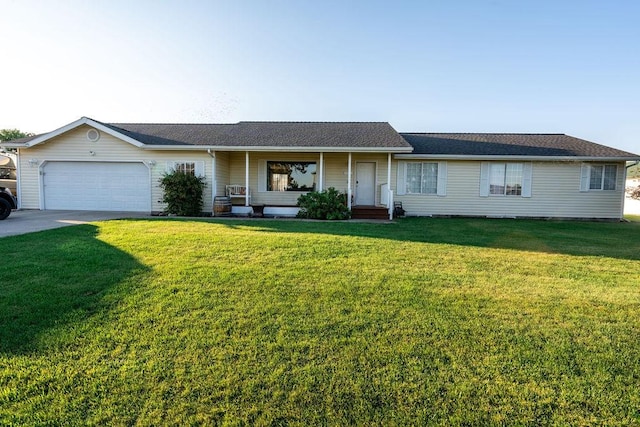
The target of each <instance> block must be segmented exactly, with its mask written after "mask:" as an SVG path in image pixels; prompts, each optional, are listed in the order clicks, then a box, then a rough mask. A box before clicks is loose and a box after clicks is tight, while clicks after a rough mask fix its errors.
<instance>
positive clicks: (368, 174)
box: [355, 162, 376, 206]
mask: <svg viewBox="0 0 640 427" xmlns="http://www.w3.org/2000/svg"><path fill="white" fill-rule="evenodd" d="M355 204H356V205H359V206H373V205H375V204H376V164H375V162H357V163H356V203H355Z"/></svg>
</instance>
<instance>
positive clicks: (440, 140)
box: [401, 132, 640, 158]
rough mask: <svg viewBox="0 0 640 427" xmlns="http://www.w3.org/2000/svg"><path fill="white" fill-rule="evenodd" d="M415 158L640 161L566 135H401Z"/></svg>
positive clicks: (617, 151) (625, 153)
mask: <svg viewBox="0 0 640 427" xmlns="http://www.w3.org/2000/svg"><path fill="white" fill-rule="evenodd" d="M401 135H402V137H403V138H404V139H405V140H406V141H407V142H408V143H409V144H411V145H412V146H413V148H414V150H413V153H412V154H433V155H454V156H541V157H607V158H613V157H622V158H628V157H640V156H638V155H636V154H632V153H628V152H626V151H622V150H618V149H615V148H611V147H607V146H604V145H600V144H596V143H594V142H590V141H586V140H584V139H579V138H574V137H572V136H569V135H564V134H526V133H404V132H403V133H401Z"/></svg>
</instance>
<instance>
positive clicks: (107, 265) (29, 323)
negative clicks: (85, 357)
mask: <svg viewBox="0 0 640 427" xmlns="http://www.w3.org/2000/svg"><path fill="white" fill-rule="evenodd" d="M43 233H46V240H43ZM96 235H97V227H96V226H93V225H79V226H75V227H65V228H61V229H57V230H48V231H46V232H40V233H31V234H27V235H23V236H14V237H6V238H4V239H2V243H3V246H4V251H3V252H4V254H3V268H2V282H1V284H0V353H14V354H21V353H29V352H32V351H35V350H37V349H38V348H39V346H40V345H41V344H40V341H41V339H42V338H43V337H44V336H45V335H46V333H47V332H49V331H51V330H53V329H54V328H61V327H62V328H64V327H65V326H67V325H69V324H72V323H77V322H83V321H85V320H87V319H89V318H90V317H92V316H95V315H96V314H98V313H100V312H101V311H102V310H104V309H105V308H106V307H107V306H108V305H109V302H108V298H106V299H105V297H106V296H107V295H109V293H110V291H112V290H113V289H114V288H115V287H117V286H121V285H122V284H123V283H125V282H126V280H127V278H130V277H132V276H134V275H136V274H139V273H141V272H142V271H146V267H144V266H143V265H141V264H140V263H139V262H138V261H136V260H135V259H134V258H133V257H131V256H130V255H129V254H127V253H124V252H122V251H120V250H118V249H117V248H115V247H113V246H110V245H108V244H106V243H104V242H101V241H100V240H98V239H97V238H96Z"/></svg>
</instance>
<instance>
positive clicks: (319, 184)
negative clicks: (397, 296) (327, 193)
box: [317, 151, 324, 191]
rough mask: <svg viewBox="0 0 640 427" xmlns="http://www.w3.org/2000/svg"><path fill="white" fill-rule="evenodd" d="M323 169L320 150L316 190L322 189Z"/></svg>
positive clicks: (322, 154)
mask: <svg viewBox="0 0 640 427" xmlns="http://www.w3.org/2000/svg"><path fill="white" fill-rule="evenodd" d="M323 170H324V153H323V152H322V151H321V152H320V170H319V171H317V173H318V175H317V177H318V191H322V189H323V187H324V174H323V173H322V172H323Z"/></svg>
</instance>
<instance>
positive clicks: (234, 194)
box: [225, 184, 251, 203]
mask: <svg viewBox="0 0 640 427" xmlns="http://www.w3.org/2000/svg"><path fill="white" fill-rule="evenodd" d="M225 193H226V195H227V197H229V198H231V199H234V198H240V199H246V197H247V194H248V195H249V203H251V193H249V189H248V188H247V187H246V186H244V185H240V184H230V185H226V186H225Z"/></svg>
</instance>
